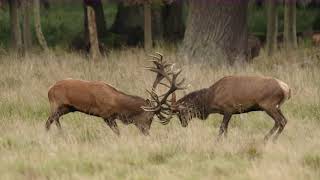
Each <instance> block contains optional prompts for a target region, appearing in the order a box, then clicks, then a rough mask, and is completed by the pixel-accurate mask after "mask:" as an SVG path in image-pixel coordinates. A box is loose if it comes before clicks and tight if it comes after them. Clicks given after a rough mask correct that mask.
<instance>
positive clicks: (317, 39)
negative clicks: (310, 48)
mask: <svg viewBox="0 0 320 180" xmlns="http://www.w3.org/2000/svg"><path fill="white" fill-rule="evenodd" d="M312 43H313V44H314V45H316V46H320V33H314V34H313V35H312Z"/></svg>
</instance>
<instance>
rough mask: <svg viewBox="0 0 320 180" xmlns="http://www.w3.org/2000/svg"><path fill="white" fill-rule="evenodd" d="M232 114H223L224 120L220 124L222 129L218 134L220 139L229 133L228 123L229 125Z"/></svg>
mask: <svg viewBox="0 0 320 180" xmlns="http://www.w3.org/2000/svg"><path fill="white" fill-rule="evenodd" d="M231 116H232V114H229V113H227V114H224V115H223V120H222V123H221V125H220V130H219V135H218V140H220V139H221V137H222V134H224V137H225V138H226V137H227V135H228V125H229V121H230V119H231Z"/></svg>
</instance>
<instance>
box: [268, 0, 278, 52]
mask: <svg viewBox="0 0 320 180" xmlns="http://www.w3.org/2000/svg"><path fill="white" fill-rule="evenodd" d="M266 5H267V42H266V51H267V55H268V56H272V55H273V54H274V52H275V51H276V49H277V36H278V13H277V5H276V1H275V0H267V3H266Z"/></svg>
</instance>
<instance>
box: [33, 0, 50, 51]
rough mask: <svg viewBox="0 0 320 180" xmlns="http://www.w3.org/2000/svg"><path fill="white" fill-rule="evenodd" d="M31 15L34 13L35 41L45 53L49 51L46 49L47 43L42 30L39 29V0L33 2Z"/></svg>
mask: <svg viewBox="0 0 320 180" xmlns="http://www.w3.org/2000/svg"><path fill="white" fill-rule="evenodd" d="M33 13H34V26H35V31H36V36H37V39H38V41H39V44H40V46H41V48H42V49H43V50H44V51H46V52H47V51H48V50H49V49H48V45H47V41H46V39H45V37H44V35H43V33H42V28H41V18H40V0H34V1H33Z"/></svg>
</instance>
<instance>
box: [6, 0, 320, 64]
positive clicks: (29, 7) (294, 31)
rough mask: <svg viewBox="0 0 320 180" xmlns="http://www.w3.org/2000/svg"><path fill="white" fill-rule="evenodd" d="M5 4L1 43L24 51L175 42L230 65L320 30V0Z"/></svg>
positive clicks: (290, 46)
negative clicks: (89, 9) (90, 10)
mask: <svg viewBox="0 0 320 180" xmlns="http://www.w3.org/2000/svg"><path fill="white" fill-rule="evenodd" d="M0 6H1V10H0V23H1V26H0V48H2V49H4V50H5V51H11V52H16V53H18V54H20V55H27V54H28V52H38V51H39V50H45V51H48V49H49V48H51V49H56V48H59V49H65V50H74V51H80V52H82V53H90V52H92V50H90V49H92V48H94V51H95V52H96V53H97V54H98V55H97V56H100V55H99V54H100V53H102V54H108V52H109V50H112V49H117V48H123V47H141V48H145V49H146V50H147V51H150V50H152V48H153V47H155V46H158V45H169V44H170V45H173V46H174V47H176V49H177V50H178V51H179V53H180V54H183V55H184V57H185V58H186V59H188V60H190V61H191V62H197V61H206V62H211V63H220V62H227V63H229V64H233V63H234V62H237V61H248V60H250V59H252V58H254V57H256V56H258V55H259V53H260V52H261V51H260V49H262V52H265V53H266V54H268V55H269V56H272V55H273V54H274V53H277V52H278V51H279V50H282V49H283V50H286V51H287V50H294V49H296V48H298V47H302V46H311V45H312V44H316V43H312V41H315V40H312V37H314V35H316V34H317V33H319V31H320V5H319V1H317V0H301V1H296V0H284V1H275V0H251V1H250V2H249V0H248V1H237V0H235V1H218V0H206V1H196V0H189V1H183V0H83V1H77V0H55V1H53V0H51V1H50V0H0ZM88 6H90V7H91V8H92V10H93V13H92V14H94V17H93V18H92V20H93V21H94V22H93V23H90V22H89V19H88V17H89V16H88V15H89V14H90V13H88V12H87V11H88ZM94 26H95V28H92V27H94ZM90 27H91V30H94V29H96V38H94V37H92V35H93V36H95V35H94V34H95V33H94V32H93V31H91V32H90ZM94 39H96V41H97V42H96V45H97V47H93V46H92V45H91V44H92V43H93V42H95V41H94ZM96 45H95V46H96ZM171 47H172V46H171Z"/></svg>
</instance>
